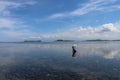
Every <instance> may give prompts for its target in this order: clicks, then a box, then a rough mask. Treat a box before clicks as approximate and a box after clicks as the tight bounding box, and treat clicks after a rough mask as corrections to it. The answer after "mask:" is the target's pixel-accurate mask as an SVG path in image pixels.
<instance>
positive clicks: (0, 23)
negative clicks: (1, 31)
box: [0, 18, 16, 28]
mask: <svg viewBox="0 0 120 80" xmlns="http://www.w3.org/2000/svg"><path fill="white" fill-rule="evenodd" d="M15 24H16V21H15V20H12V19H7V18H0V28H13V27H14V25H15Z"/></svg>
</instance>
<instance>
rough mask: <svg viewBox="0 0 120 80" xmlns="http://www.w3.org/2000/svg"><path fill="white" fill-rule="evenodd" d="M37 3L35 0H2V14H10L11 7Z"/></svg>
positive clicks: (0, 2)
mask: <svg viewBox="0 0 120 80" xmlns="http://www.w3.org/2000/svg"><path fill="white" fill-rule="evenodd" d="M34 4H36V2H35V1H28V2H23V3H20V2H13V1H0V15H3V16H4V15H5V16H6V15H10V13H11V11H10V9H13V8H19V7H24V6H25V5H34Z"/></svg>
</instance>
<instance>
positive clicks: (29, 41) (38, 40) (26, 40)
mask: <svg viewBox="0 0 120 80" xmlns="http://www.w3.org/2000/svg"><path fill="white" fill-rule="evenodd" d="M24 42H42V41H41V40H25V41H24Z"/></svg>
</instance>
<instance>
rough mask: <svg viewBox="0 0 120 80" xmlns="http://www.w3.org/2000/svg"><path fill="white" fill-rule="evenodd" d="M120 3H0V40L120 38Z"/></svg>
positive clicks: (43, 0) (6, 0)
mask: <svg viewBox="0 0 120 80" xmlns="http://www.w3.org/2000/svg"><path fill="white" fill-rule="evenodd" d="M119 14H120V0H0V35H1V36H0V37H1V38H0V41H22V40H25V39H41V40H55V39H75V40H85V39H120V35H119V34H120V16H119Z"/></svg>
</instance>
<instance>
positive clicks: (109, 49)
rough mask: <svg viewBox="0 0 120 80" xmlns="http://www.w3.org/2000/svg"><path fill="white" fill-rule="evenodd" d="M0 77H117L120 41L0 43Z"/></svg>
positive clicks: (114, 79)
mask: <svg viewBox="0 0 120 80" xmlns="http://www.w3.org/2000/svg"><path fill="white" fill-rule="evenodd" d="M74 44H76V45H77V46H76V47H75V50H76V52H73V50H72V45H74ZM0 80H120V42H80V43H67V42H66V43H0Z"/></svg>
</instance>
